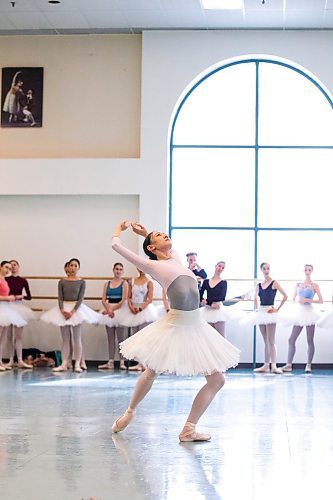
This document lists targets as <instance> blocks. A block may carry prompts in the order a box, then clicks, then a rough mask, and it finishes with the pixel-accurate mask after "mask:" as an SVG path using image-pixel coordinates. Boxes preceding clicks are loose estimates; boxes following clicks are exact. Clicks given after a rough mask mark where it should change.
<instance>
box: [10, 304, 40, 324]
mask: <svg viewBox="0 0 333 500" xmlns="http://www.w3.org/2000/svg"><path fill="white" fill-rule="evenodd" d="M11 304H12V307H13V308H14V310H15V311H16V312H17V313H18V314H19V315H20V316H22V318H23V319H25V321H27V322H29V321H33V320H37V319H38V317H37V314H36V313H35V312H34V311H32V310H31V309H30V307H27V306H26V305H24V304H22V301H19V300H17V301H16V302H11Z"/></svg>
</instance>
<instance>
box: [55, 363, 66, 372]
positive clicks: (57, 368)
mask: <svg viewBox="0 0 333 500" xmlns="http://www.w3.org/2000/svg"><path fill="white" fill-rule="evenodd" d="M52 371H53V372H67V366H63V365H60V366H57V367H56V368H52Z"/></svg>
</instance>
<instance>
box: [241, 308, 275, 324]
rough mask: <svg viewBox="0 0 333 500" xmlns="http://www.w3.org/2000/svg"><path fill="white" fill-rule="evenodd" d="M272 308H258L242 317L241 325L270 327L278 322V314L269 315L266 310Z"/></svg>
mask: <svg viewBox="0 0 333 500" xmlns="http://www.w3.org/2000/svg"><path fill="white" fill-rule="evenodd" d="M271 307H272V306H260V307H259V309H258V310H257V311H252V312H250V313H247V314H246V315H245V316H243V317H242V318H241V320H240V322H239V323H240V324H241V325H247V326H254V325H272V324H276V323H278V322H280V314H278V313H269V312H267V310H268V309H271Z"/></svg>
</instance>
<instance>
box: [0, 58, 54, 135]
mask: <svg viewBox="0 0 333 500" xmlns="http://www.w3.org/2000/svg"><path fill="white" fill-rule="evenodd" d="M43 76H44V71H43V68H25V67H21V68H2V84H1V127H6V128H31V127H41V126H42V125H43Z"/></svg>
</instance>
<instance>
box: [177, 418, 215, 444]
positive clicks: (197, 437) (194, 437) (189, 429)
mask: <svg viewBox="0 0 333 500" xmlns="http://www.w3.org/2000/svg"><path fill="white" fill-rule="evenodd" d="M210 438H211V437H210V435H209V434H201V433H200V432H196V430H195V424H192V422H187V423H186V424H185V425H184V429H183V430H182V432H181V433H180V434H179V441H180V442H181V443H184V442H194V441H210Z"/></svg>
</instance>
